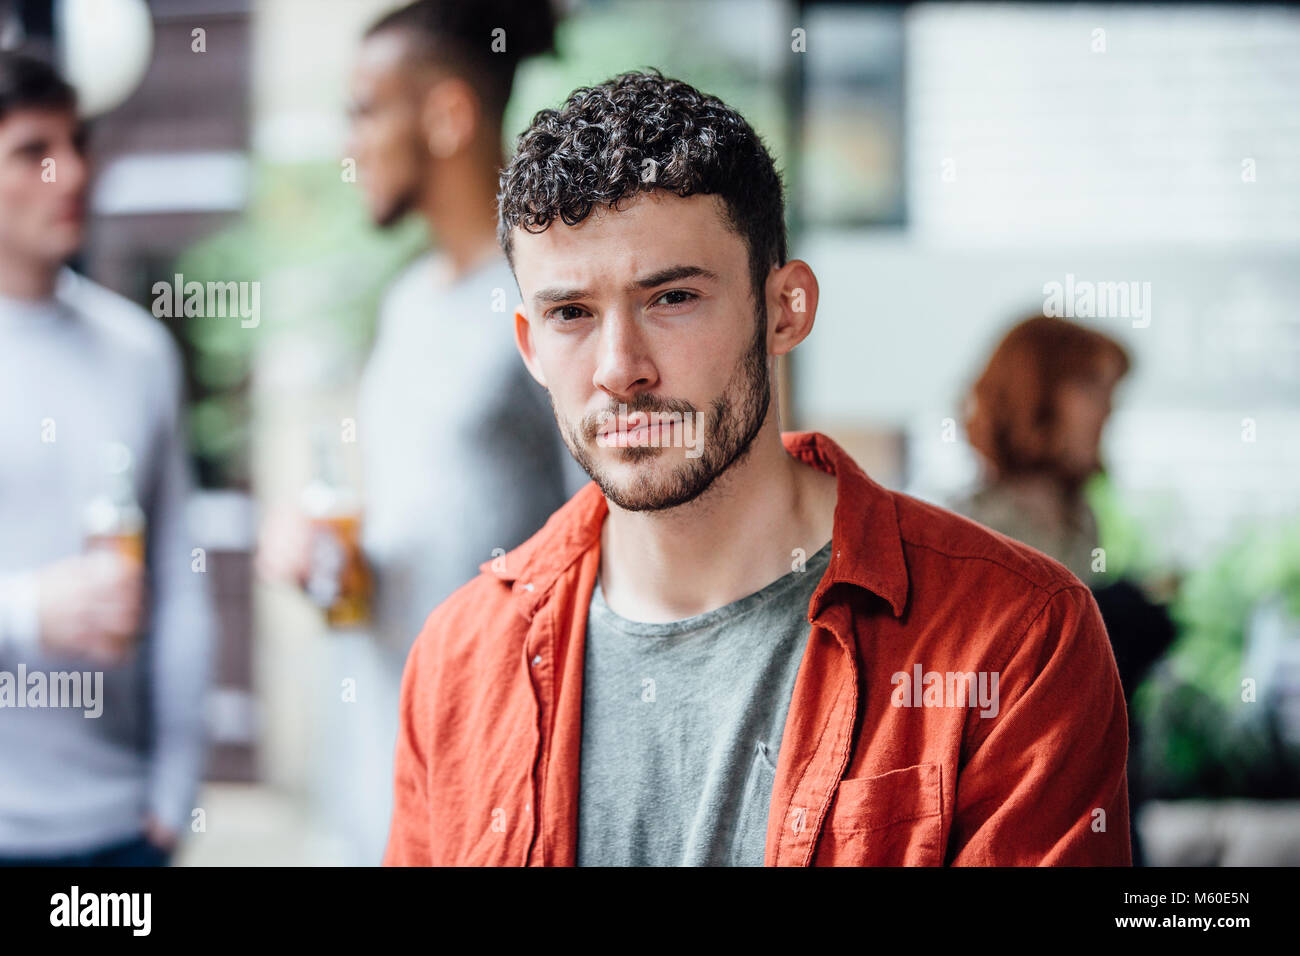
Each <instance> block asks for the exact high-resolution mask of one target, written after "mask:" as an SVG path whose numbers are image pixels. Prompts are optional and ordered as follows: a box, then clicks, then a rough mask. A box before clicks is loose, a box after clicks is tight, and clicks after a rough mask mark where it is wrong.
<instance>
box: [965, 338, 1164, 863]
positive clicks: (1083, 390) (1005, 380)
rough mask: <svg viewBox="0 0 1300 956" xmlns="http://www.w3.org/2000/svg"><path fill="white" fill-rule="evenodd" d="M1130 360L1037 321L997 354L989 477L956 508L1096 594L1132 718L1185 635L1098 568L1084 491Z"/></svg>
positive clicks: (983, 424)
mask: <svg viewBox="0 0 1300 956" xmlns="http://www.w3.org/2000/svg"><path fill="white" fill-rule="evenodd" d="M1130 368H1131V361H1130V359H1129V356H1128V353H1127V352H1126V351H1125V350H1124V348H1123V346H1121V345H1120V344H1119V343H1118V342H1116V341H1114V340H1113V339H1111V338H1109V337H1108V336H1105V335H1103V334H1101V333H1100V332H1097V331H1094V330H1092V329H1089V328H1085V327H1084V326H1082V325H1078V324H1075V323H1073V322H1068V321H1066V320H1065V319H1059V318H1049V317H1047V316H1044V315H1036V316H1033V317H1031V318H1029V319H1026V320H1025V321H1023V322H1021V323H1019V324H1018V325H1016V326H1015V327H1014V328H1012V329H1011V330H1010V331H1009V332H1008V333H1007V334H1006V335H1005V337H1004V338H1003V339H1002V341H1001V342H1000V343H999V344H998V346H997V348H995V349H994V350H993V355H992V356H991V357H990V358H989V361H988V365H987V366H986V367H985V369H984V371H983V373H982V374H981V375H980V376H979V378H978V379H977V380H976V382H975V385H974V387H973V388H972V390H971V394H970V396H969V400H968V405H967V408H968V415H967V419H966V431H967V434H968V435H969V437H970V441H971V444H972V445H973V446H974V447H975V449H976V451H978V452H979V453H980V456H981V458H982V459H983V462H984V465H985V470H986V477H985V480H984V483H983V485H982V486H981V487H980V488H979V489H978V490H976V491H975V492H974V493H973V494H971V495H969V496H968V497H966V498H964V499H963V500H961V501H958V502H955V503H954V505H953V507H954V510H957V511H960V512H962V513H964V514H966V515H968V516H969V517H971V518H974V519H975V520H976V521H978V522H980V523H981V524H984V525H986V526H988V527H990V528H993V529H994V530H995V531H1000V532H1002V533H1003V534H1005V535H1007V536H1008V537H1011V538H1014V539H1016V540H1017V541H1021V542H1023V543H1025V544H1028V545H1030V546H1031V547H1034V548H1037V549H1038V550H1039V551H1042V552H1043V553H1044V554H1047V555H1049V556H1051V557H1053V558H1056V559H1057V560H1058V561H1060V562H1061V563H1062V564H1064V565H1065V566H1066V567H1068V568H1069V569H1070V570H1071V571H1072V572H1073V573H1074V575H1075V576H1076V577H1078V578H1079V579H1080V580H1081V581H1083V582H1084V583H1085V584H1088V585H1089V586H1090V587H1091V588H1092V590H1093V596H1094V597H1095V598H1096V600H1097V605H1098V607H1099V608H1100V610H1101V614H1102V619H1103V620H1104V621H1105V622H1106V629H1107V632H1108V633H1109V636H1110V641H1111V646H1112V647H1113V649H1114V651H1115V660H1116V664H1117V665H1118V667H1119V673H1120V682H1121V683H1122V684H1123V686H1124V697H1125V702H1126V704H1127V707H1128V711H1129V713H1130V715H1131V714H1132V710H1133V692H1134V691H1135V690H1136V689H1137V687H1138V685H1139V684H1140V683H1141V682H1142V679H1143V678H1144V677H1145V676H1146V675H1147V673H1148V672H1149V671H1150V669H1151V667H1152V665H1153V664H1154V663H1155V662H1156V661H1157V660H1158V659H1159V658H1160V656H1161V655H1162V654H1163V653H1164V652H1165V650H1166V649H1167V648H1168V647H1169V645H1170V644H1171V643H1172V642H1173V639H1174V627H1173V623H1172V621H1171V620H1170V618H1169V615H1168V613H1167V612H1166V610H1165V609H1164V607H1163V606H1161V605H1159V604H1156V603H1153V602H1152V601H1150V600H1148V599H1147V597H1146V596H1145V595H1144V593H1143V592H1142V590H1141V589H1140V588H1138V587H1137V586H1136V585H1135V584H1133V583H1132V582H1130V581H1127V580H1123V579H1121V580H1117V581H1103V580H1102V579H1101V578H1100V577H1099V576H1098V574H1097V573H1096V572H1094V569H1093V566H1094V555H1093V550H1094V549H1096V548H1100V547H1101V544H1100V541H1099V539H1098V538H1099V536H1098V529H1097V520H1096V517H1095V515H1094V514H1093V512H1092V508H1091V507H1090V506H1089V505H1088V502H1087V500H1086V498H1085V495H1084V485H1085V483H1086V482H1087V481H1088V479H1089V478H1091V477H1092V476H1093V475H1094V474H1097V473H1098V472H1100V471H1101V470H1102V463H1101V436H1102V431H1103V429H1104V428H1105V426H1106V422H1107V420H1108V419H1109V418H1110V414H1111V401H1112V399H1113V397H1114V393H1115V389H1116V387H1117V386H1118V385H1119V383H1120V381H1121V380H1122V379H1123V378H1124V376H1126V375H1127V374H1128V373H1129V370H1130ZM1139 746H1140V727H1139V726H1138V724H1137V722H1136V721H1134V720H1132V719H1130V721H1129V753H1130V755H1131V759H1130V761H1129V775H1128V781H1129V807H1130V817H1129V819H1130V824H1131V826H1132V840H1133V862H1134V865H1135V866H1140V865H1142V863H1143V856H1142V850H1141V845H1140V843H1139V841H1138V834H1137V827H1136V820H1137V808H1138V803H1137V802H1136V801H1137V800H1139V799H1141V796H1142V793H1141V780H1140V779H1139V773H1138V771H1139V767H1138V761H1137V760H1136V759H1135V758H1136V755H1137V754H1138V753H1139V749H1138V748H1139Z"/></svg>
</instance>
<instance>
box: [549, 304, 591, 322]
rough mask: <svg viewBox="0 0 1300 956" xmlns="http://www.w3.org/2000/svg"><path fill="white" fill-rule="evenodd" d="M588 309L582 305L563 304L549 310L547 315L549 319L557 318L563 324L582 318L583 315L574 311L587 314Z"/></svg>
mask: <svg viewBox="0 0 1300 956" xmlns="http://www.w3.org/2000/svg"><path fill="white" fill-rule="evenodd" d="M586 311H587V310H586V309H584V308H583V307H582V306H580V305H561V306H558V307H557V308H554V309H551V311H550V312H547V313H546V317H547V318H548V319H555V320H556V321H557V322H559V323H561V324H563V323H565V322H573V321H575V320H576V319H580V318H582V315H573V314H572V313H574V312H578V313H583V314H585V313H586Z"/></svg>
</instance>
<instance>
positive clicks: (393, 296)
mask: <svg viewBox="0 0 1300 956" xmlns="http://www.w3.org/2000/svg"><path fill="white" fill-rule="evenodd" d="M554 29H555V23H554V20H553V17H552V14H551V10H550V8H549V6H548V4H547V3H545V2H531V3H520V2H511V0H492V2H485V0H420V2H417V3H413V4H410V5H409V6H405V7H402V8H401V9H398V10H395V11H393V12H391V13H389V14H387V15H385V16H384V17H382V18H381V19H380V20H378V21H377V22H376V23H375V24H373V25H372V26H371V27H370V28H369V30H368V31H367V32H366V35H365V39H364V40H363V42H362V44H361V48H360V51H359V53H358V56H357V59H356V63H355V66H354V69H353V73H352V81H351V99H352V102H351V107H350V114H351V136H350V139H349V143H348V146H347V154H348V156H350V157H352V158H353V159H355V160H356V163H357V173H358V184H359V186H360V189H361V192H362V196H363V198H364V200H365V203H366V206H367V209H368V211H369V213H370V216H371V218H372V220H373V221H374V222H375V224H376V225H378V226H380V227H382V228H386V227H389V226H392V225H394V224H396V223H398V222H400V221H402V220H403V219H404V218H405V217H407V216H409V215H412V214H414V215H418V216H420V217H421V218H422V219H424V221H425V222H426V223H427V225H428V228H429V232H430V235H431V238H432V239H433V240H434V242H435V244H436V251H433V252H429V253H427V254H425V255H423V256H421V257H420V258H418V259H417V260H416V261H415V262H413V263H412V264H411V265H410V266H409V267H408V268H407V269H406V270H405V271H404V272H403V273H402V274H401V275H400V276H399V277H398V278H397V280H396V281H395V282H394V283H393V285H392V287H391V288H390V289H389V290H388V291H387V294H386V296H385V299H384V302H383V305H382V308H381V312H380V316H379V323H378V333H377V336H376V340H375V343H374V347H373V351H372V354H371V356H370V358H369V361H368V363H367V366H366V369H365V373H364V376H363V380H362V383H361V389H360V395H359V408H358V415H357V425H358V446H359V447H360V449H361V455H362V470H363V479H364V496H365V498H364V515H365V518H364V524H363V540H362V549H363V552H364V555H365V559H366V561H367V563H368V564H369V566H370V569H371V571H372V574H373V578H374V580H375V585H376V594H375V620H374V628H373V637H374V641H373V646H371V647H369V648H364V649H359V650H358V654H359V656H360V659H357V660H349V662H348V664H347V666H348V667H349V668H350V669H349V670H348V673H349V674H350V675H352V676H358V675H360V676H358V684H359V685H360V686H361V688H362V692H360V693H359V694H358V699H357V703H356V704H355V705H354V706H352V707H350V708H349V709H348V714H347V717H346V720H345V723H343V724H341V725H340V726H339V729H338V733H339V735H340V736H339V737H337V738H335V739H334V740H332V741H331V743H330V753H331V761H332V762H333V763H334V764H335V765H336V766H337V767H338V768H339V772H338V773H337V774H331V775H330V777H331V780H338V779H340V778H341V779H346V780H347V781H349V787H350V788H352V789H350V790H349V793H348V794H347V795H344V796H341V797H340V798H339V801H338V802H339V804H340V806H342V807H344V808H345V809H344V812H346V813H347V814H348V815H349V817H350V818H351V819H352V821H353V824H352V825H353V826H354V827H356V828H358V829H359V830H360V831H361V832H362V835H361V836H359V837H357V838H356V839H355V840H354V841H353V842H354V843H356V844H358V845H359V846H360V847H361V849H360V851H359V861H361V862H370V863H378V862H379V859H380V857H381V855H382V851H383V844H384V837H385V835H386V833H387V824H388V814H389V811H390V809H391V806H392V791H391V783H392V776H391V769H392V753H393V744H394V742H395V739H396V727H397V725H396V713H397V705H398V695H399V687H400V679H401V671H402V665H403V662H404V661H405V658H406V654H407V652H408V651H409V649H410V646H411V644H412V642H413V641H414V639H415V636H416V635H417V634H418V633H419V631H420V627H421V625H422V624H423V622H424V619H425V617H426V616H427V615H428V613H429V611H430V610H432V609H433V608H434V607H436V606H437V605H438V604H439V603H441V602H442V601H443V600H444V599H445V598H446V597H447V596H448V595H449V594H451V592H452V591H454V590H455V589H456V588H457V587H459V586H460V585H461V584H463V583H465V582H466V581H468V580H469V579H470V578H472V577H473V576H474V575H475V574H476V573H477V571H478V565H479V564H480V562H482V561H484V560H486V559H489V558H490V557H491V556H492V554H493V553H494V552H496V553H498V554H502V553H504V552H505V551H506V550H508V549H509V548H512V547H514V546H516V545H517V544H519V543H520V542H522V541H523V540H524V539H525V538H527V537H528V536H529V535H530V534H532V533H533V532H534V531H536V530H537V529H538V528H539V527H540V526H541V525H542V523H543V522H544V521H545V520H546V517H547V516H548V515H549V514H550V513H551V512H552V511H554V510H555V509H556V508H557V507H559V506H560V505H561V504H562V503H563V502H564V500H565V498H566V497H567V492H568V491H570V490H576V489H577V488H578V487H580V485H581V484H583V483H584V482H585V476H583V475H582V474H581V473H580V472H578V471H577V469H576V468H574V467H573V466H572V462H571V461H570V460H569V458H568V456H567V455H566V454H565V453H564V447H563V445H562V443H561V442H560V441H559V440H558V438H557V436H556V435H555V430H554V426H553V424H552V421H551V416H550V410H549V407H548V405H547V401H546V393H545V390H544V389H542V388H541V387H540V386H539V385H537V383H535V382H534V381H533V380H532V378H531V377H530V376H529V374H528V371H527V369H526V368H525V367H524V365H523V363H522V362H521V361H520V359H519V355H518V353H517V352H516V351H515V348H514V344H513V323H512V321H511V315H510V307H511V306H512V305H513V304H514V302H516V301H518V294H517V284H516V282H515V280H514V276H513V275H512V273H511V270H510V267H509V264H508V263H507V262H506V259H505V257H504V256H503V255H502V252H501V249H500V248H499V246H498V245H497V242H496V184H497V179H498V177H499V175H500V171H501V166H502V163H503V162H504V155H503V140H502V123H503V115H504V112H505V108H506V105H507V103H508V101H509V99H510V94H511V90H512V87H513V83H514V76H515V72H516V69H517V66H518V64H519V62H520V61H521V60H522V59H525V58H526V57H528V56H531V55H534V54H540V53H545V52H549V51H551V50H552V48H553V43H554ZM494 31H501V32H494ZM259 564H260V566H261V568H262V570H263V572H264V573H265V574H267V575H268V576H269V577H272V578H275V579H280V580H290V581H293V582H296V583H297V584H298V585H300V586H305V584H306V582H307V580H308V576H309V573H310V567H309V565H310V538H309V533H308V530H307V527H306V524H305V522H304V520H303V519H302V518H301V517H299V516H298V515H297V514H293V513H288V512H282V513H280V514H278V515H276V516H275V517H274V518H273V519H272V520H271V522H269V523H268V526H267V527H266V528H265V529H264V533H263V536H262V547H261V554H260V556H259ZM344 768H346V769H344ZM352 790H355V792H352Z"/></svg>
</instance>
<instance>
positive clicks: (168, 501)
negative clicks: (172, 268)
mask: <svg viewBox="0 0 1300 956" xmlns="http://www.w3.org/2000/svg"><path fill="white" fill-rule="evenodd" d="M169 345H170V343H169ZM168 359H169V361H168V362H167V363H166V364H165V366H164V367H165V369H166V371H167V374H166V375H165V380H164V384H163V392H164V399H163V400H164V405H163V407H164V408H165V409H166V410H167V411H166V414H165V415H164V417H163V422H162V430H161V433H160V439H159V442H160V445H159V454H158V456H157V461H156V465H155V467H156V469H157V471H156V479H155V480H156V484H155V486H154V493H153V495H152V496H151V501H150V505H151V506H150V509H149V515H148V520H149V551H148V554H149V587H150V597H151V606H150V610H151V641H150V644H149V651H150V655H151V659H150V662H149V663H150V669H151V677H152V680H151V681H150V690H149V693H150V695H151V700H150V703H151V706H152V713H153V727H154V738H153V749H152V753H151V756H150V768H149V791H148V801H149V810H150V811H151V812H152V813H153V814H154V815H155V816H156V817H157V818H158V819H159V821H160V822H161V823H162V824H163V825H164V826H166V827H168V828H169V829H172V830H174V831H175V832H178V833H180V832H182V831H183V830H184V829H185V827H186V825H187V824H188V822H189V820H190V815H191V812H192V808H193V806H194V801H195V797H196V793H197V790H198V783H199V779H200V776H201V775H202V773H203V769H204V763H205V756H206V752H207V741H206V723H205V709H204V708H205V704H206V702H207V690H208V685H209V682H210V679H211V674H212V665H213V660H212V658H213V652H214V648H215V623H214V619H213V607H212V599H211V596H210V593H209V589H208V585H207V575H206V573H205V572H206V559H203V560H200V556H198V555H196V554H195V553H194V549H195V548H196V547H198V543H197V542H196V541H195V539H194V538H193V536H192V535H191V533H190V529H189V526H188V522H187V520H186V505H187V503H188V500H189V497H190V492H191V487H192V483H191V479H190V475H189V465H188V459H187V456H186V451H185V441H184V436H183V430H182V428H181V421H180V406H181V397H182V384H181V374H180V357H179V355H178V354H177V353H176V352H175V350H174V349H170V350H169V355H168Z"/></svg>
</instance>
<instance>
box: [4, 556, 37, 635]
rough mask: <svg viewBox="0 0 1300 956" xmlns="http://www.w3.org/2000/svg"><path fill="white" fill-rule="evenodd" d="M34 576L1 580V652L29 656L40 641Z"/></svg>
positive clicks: (6, 576)
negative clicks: (8, 648)
mask: <svg viewBox="0 0 1300 956" xmlns="http://www.w3.org/2000/svg"><path fill="white" fill-rule="evenodd" d="M36 587H37V585H36V575H35V573H26V574H11V575H4V576H0V648H5V647H10V648H14V649H15V650H17V651H19V652H21V653H31V652H33V651H35V650H36V649H37V647H38V646H39V645H40V640H41V626H40V614H39V610H38V604H37V593H36Z"/></svg>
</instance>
